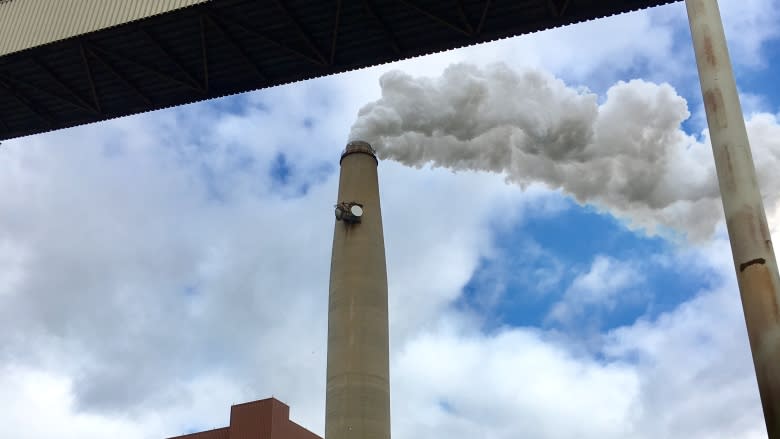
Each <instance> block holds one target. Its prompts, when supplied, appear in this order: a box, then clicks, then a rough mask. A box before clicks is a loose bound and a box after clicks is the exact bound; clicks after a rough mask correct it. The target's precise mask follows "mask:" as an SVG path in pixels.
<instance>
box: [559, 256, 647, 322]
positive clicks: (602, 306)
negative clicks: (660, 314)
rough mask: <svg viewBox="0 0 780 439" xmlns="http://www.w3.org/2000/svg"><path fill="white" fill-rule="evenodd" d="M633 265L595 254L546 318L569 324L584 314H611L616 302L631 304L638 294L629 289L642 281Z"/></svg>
mask: <svg viewBox="0 0 780 439" xmlns="http://www.w3.org/2000/svg"><path fill="white" fill-rule="evenodd" d="M635 265H636V264H634V263H633V262H625V261H619V260H616V259H613V258H610V257H608V256H604V255H597V256H596V257H595V258H594V259H593V262H592V264H591V266H590V269H589V270H588V271H587V272H585V273H581V274H579V275H578V276H577V277H575V278H574V280H573V281H572V283H571V285H569V287H568V288H567V289H566V291H565V292H564V294H563V297H562V299H561V300H560V301H559V302H558V303H556V304H555V305H553V307H552V309H551V310H550V313H549V314H548V315H547V318H546V319H547V320H548V321H557V322H560V323H565V324H571V323H573V320H574V319H577V318H579V317H583V315H584V314H585V313H588V314H592V313H597V312H598V311H602V310H603V311H607V312H611V311H614V310H615V308H616V307H617V306H618V305H619V304H620V303H626V302H631V301H635V300H636V297H635V296H636V295H637V294H638V291H632V290H631V289H632V288H634V289H636V288H639V287H640V286H641V285H642V284H643V282H644V276H643V275H642V273H641V271H640V268H639V267H637V266H635Z"/></svg>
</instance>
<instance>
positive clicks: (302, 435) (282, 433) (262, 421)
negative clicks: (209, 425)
mask: <svg viewBox="0 0 780 439" xmlns="http://www.w3.org/2000/svg"><path fill="white" fill-rule="evenodd" d="M169 439H322V438H321V437H319V436H317V435H316V434H314V433H312V432H310V431H309V430H307V429H305V428H303V427H301V426H300V425H298V424H296V423H295V422H292V421H291V420H290V407H289V406H288V405H287V404H285V403H283V402H281V401H279V400H277V399H274V398H268V399H261V400H259V401H252V402H245V403H243V404H236V405H234V406H232V407H230V425H229V426H227V427H222V428H217V429H214V430H208V431H201V432H199V433H190V434H185V435H183V436H176V437H172V438H169Z"/></svg>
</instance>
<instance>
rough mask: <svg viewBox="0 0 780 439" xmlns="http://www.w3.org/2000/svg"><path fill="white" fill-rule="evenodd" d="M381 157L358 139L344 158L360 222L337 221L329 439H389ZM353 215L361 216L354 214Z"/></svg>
mask: <svg viewBox="0 0 780 439" xmlns="http://www.w3.org/2000/svg"><path fill="white" fill-rule="evenodd" d="M377 165H378V161H377V158H376V155H375V154H374V151H373V149H372V148H371V146H370V145H369V144H368V143H366V142H360V141H354V142H350V143H349V144H347V148H346V150H345V151H344V153H343V154H342V156H341V176H340V178H339V194H338V205H339V206H347V208H348V206H354V205H358V206H360V207H361V209H358V210H355V212H357V213H359V214H360V216H359V218H357V220H353V221H348V220H347V219H346V218H343V217H341V216H339V211H338V209H339V208H338V207H337V216H339V218H342V219H338V220H337V221H336V227H335V231H334V233H333V254H332V258H331V266H330V299H329V305H328V370H327V393H326V398H325V439H389V438H390V386H389V375H390V372H389V368H390V366H389V342H388V318H387V271H386V266H385V246H384V236H383V234H382V215H381V210H380V207H379V183H378V179H377ZM353 219H354V218H353Z"/></svg>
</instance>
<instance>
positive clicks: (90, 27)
mask: <svg viewBox="0 0 780 439" xmlns="http://www.w3.org/2000/svg"><path fill="white" fill-rule="evenodd" d="M204 1H207V0H121V1H115V0H114V1H107V0H6V1H3V2H0V56H2V55H7V54H9V53H13V52H18V51H20V50H24V49H29V48H31V47H35V46H40V45H42V44H48V43H52V42H54V41H59V40H64V39H66V38H70V37H73V36H76V35H80V34H85V33H89V32H94V31H97V30H100V29H106V28H109V27H112V26H116V25H119V24H124V23H128V22H131V21H135V20H140V19H143V18H147V17H151V16H153V15H158V14H163V13H165V12H170V11H173V10H176V9H180V8H183V7H186V6H191V5H194V4H197V3H203V2H204Z"/></svg>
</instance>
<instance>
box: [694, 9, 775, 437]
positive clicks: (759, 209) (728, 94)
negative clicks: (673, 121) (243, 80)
mask: <svg viewBox="0 0 780 439" xmlns="http://www.w3.org/2000/svg"><path fill="white" fill-rule="evenodd" d="M685 4H686V6H687V8H688V20H689V23H690V26H691V35H692V37H693V47H694V51H695V53H696V64H697V66H698V68H699V79H700V81H701V90H702V96H703V98H704V109H705V112H706V113H707V124H708V125H709V128H710V138H711V140H712V151H713V155H714V157H715V168H716V171H717V174H718V183H719V185H720V192H721V198H722V200H723V210H724V212H725V214H726V226H727V228H728V233H729V241H730V242H731V252H732V256H733V257H734V267H735V271H736V274H737V282H738V284H739V292H740V297H741V299H742V308H743V311H744V314H745V323H746V325H747V332H748V338H749V339H750V349H751V352H752V355H753V364H754V366H755V370H756V379H757V382H758V390H759V394H760V395H761V405H762V407H763V410H764V420H765V422H766V428H767V433H768V434H769V438H770V439H780V305H778V304H779V303H780V294H779V293H778V291H779V289H778V288H779V287H780V277H778V271H777V260H776V259H775V253H774V249H773V248H772V240H771V238H770V234H769V227H768V226H767V221H766V213H765V212H764V205H763V201H762V199H761V193H760V192H759V188H758V183H757V179H756V170H755V165H754V164H753V156H752V154H751V152H750V144H749V143H748V137H747V130H746V129H745V121H744V117H743V115H742V108H741V106H740V104H739V96H738V94H737V87H736V83H735V81H734V74H733V72H732V68H731V61H730V59H729V54H728V48H727V46H726V38H725V35H724V33H723V23H722V22H721V19H720V11H719V10H718V3H717V1H716V0H686V1H685Z"/></svg>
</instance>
